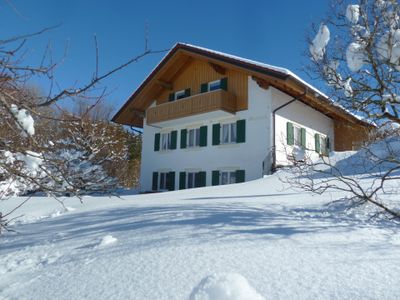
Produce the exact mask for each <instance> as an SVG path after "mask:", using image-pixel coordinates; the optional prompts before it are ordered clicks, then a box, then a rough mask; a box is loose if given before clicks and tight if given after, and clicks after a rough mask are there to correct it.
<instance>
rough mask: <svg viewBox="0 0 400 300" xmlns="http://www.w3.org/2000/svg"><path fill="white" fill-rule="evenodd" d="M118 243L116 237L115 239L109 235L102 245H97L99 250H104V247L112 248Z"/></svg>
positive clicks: (102, 241)
mask: <svg viewBox="0 0 400 300" xmlns="http://www.w3.org/2000/svg"><path fill="white" fill-rule="evenodd" d="M117 241H118V239H116V238H115V237H113V236H112V235H110V234H108V235H106V236H104V237H103V238H102V239H101V241H100V243H99V244H98V245H97V247H98V248H103V247H107V246H110V245H112V244H115V243H116V242H117Z"/></svg>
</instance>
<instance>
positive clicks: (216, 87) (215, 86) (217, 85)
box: [208, 80, 221, 92]
mask: <svg viewBox="0 0 400 300" xmlns="http://www.w3.org/2000/svg"><path fill="white" fill-rule="evenodd" d="M220 88H221V80H215V81H211V82H209V83H208V91H209V92H211V91H215V90H219V89H220Z"/></svg>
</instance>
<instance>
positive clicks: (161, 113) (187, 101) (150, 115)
mask: <svg viewBox="0 0 400 300" xmlns="http://www.w3.org/2000/svg"><path fill="white" fill-rule="evenodd" d="M218 110H222V111H225V112H228V113H235V112H236V96H235V95H234V94H232V93H230V92H227V91H225V90H215V91H211V92H207V93H202V94H197V95H193V96H190V97H187V98H184V99H179V100H175V101H173V102H168V103H163V104H160V105H157V106H155V107H151V108H149V109H147V111H146V118H147V123H148V124H154V123H158V122H163V121H169V120H173V119H178V118H183V117H189V116H193V115H197V114H202V113H208V112H212V111H218Z"/></svg>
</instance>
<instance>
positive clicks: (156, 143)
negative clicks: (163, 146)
mask: <svg viewBox="0 0 400 300" xmlns="http://www.w3.org/2000/svg"><path fill="white" fill-rule="evenodd" d="M154 151H160V134H159V133H156V134H155V135H154Z"/></svg>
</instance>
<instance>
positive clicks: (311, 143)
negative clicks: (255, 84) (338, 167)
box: [270, 87, 334, 165]
mask: <svg viewBox="0 0 400 300" xmlns="http://www.w3.org/2000/svg"><path fill="white" fill-rule="evenodd" d="M270 90H271V95H272V110H274V109H275V108H277V107H279V106H280V105H282V104H284V103H287V102H288V101H290V100H292V99H293V97H291V96H289V95H287V94H285V93H282V92H281V91H279V90H277V89H275V88H272V87H271V88H270ZM275 118H276V121H275V124H276V125H275V126H276V131H275V141H276V160H277V164H278V165H285V164H287V163H288V160H287V153H288V152H289V153H290V152H291V151H292V150H293V147H292V146H287V142H286V141H287V133H286V131H287V129H286V128H287V127H286V126H287V125H286V124H287V122H292V123H293V124H295V125H299V126H300V127H303V128H305V129H306V148H307V149H309V151H306V154H307V155H311V156H312V155H315V151H314V150H315V140H314V135H315V133H318V134H321V135H323V136H327V137H329V140H330V144H331V149H332V147H333V145H334V126H333V121H332V119H330V118H329V117H327V116H325V115H324V114H322V113H320V112H318V111H316V110H315V109H313V108H311V107H310V106H308V105H305V104H304V103H302V102H300V101H295V102H293V103H291V104H289V105H288V106H286V107H284V108H282V109H281V110H278V111H277V112H276V117H275ZM332 150H333V149H332Z"/></svg>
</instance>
